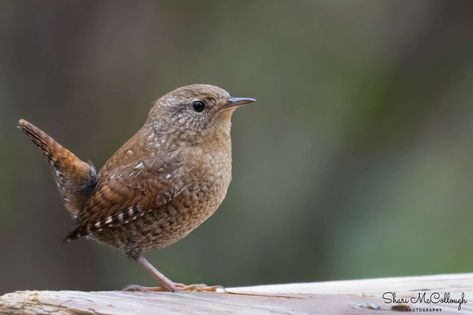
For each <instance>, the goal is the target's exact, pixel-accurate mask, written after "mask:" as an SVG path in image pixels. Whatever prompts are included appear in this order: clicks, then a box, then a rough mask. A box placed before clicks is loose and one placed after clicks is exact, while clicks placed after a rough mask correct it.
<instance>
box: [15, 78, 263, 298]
mask: <svg viewBox="0 0 473 315" xmlns="http://www.w3.org/2000/svg"><path fill="white" fill-rule="evenodd" d="M255 101H256V99H254V98H242V97H232V96H230V94H229V93H228V92H227V91H226V90H224V89H222V88H220V87H217V86H214V85H209V84H192V85H187V86H183V87H179V88H177V89H175V90H173V91H171V92H169V93H167V94H165V95H164V96H162V97H160V98H159V99H158V100H157V101H155V102H154V103H153V105H152V107H151V109H150V111H149V113H148V116H147V118H146V120H145V122H144V124H143V126H142V127H141V128H140V129H139V130H138V131H137V132H136V133H135V134H134V135H133V136H132V137H131V138H130V139H129V140H128V141H127V142H125V144H123V146H122V147H120V148H119V149H118V150H117V151H116V152H115V153H114V154H113V155H112V156H111V157H110V158H109V159H108V160H107V162H106V163H105V164H104V166H103V167H102V168H101V169H100V171H99V172H98V173H97V171H96V169H95V167H94V166H93V164H91V163H90V162H84V161H82V160H81V159H80V158H78V157H77V156H76V155H74V154H73V153H72V152H71V151H69V150H68V149H66V148H65V147H63V146H62V145H61V144H59V143H58V142H57V141H56V140H54V139H53V138H52V137H51V136H49V135H48V134H46V133H45V132H44V131H42V130H41V129H39V128H38V127H36V126H35V125H33V124H32V123H30V122H28V121H27V120H24V119H20V120H19V121H18V127H19V128H20V129H21V130H22V131H23V132H24V133H26V134H27V135H28V136H29V137H30V138H31V140H32V141H33V142H34V143H35V144H36V145H37V146H38V147H39V148H40V149H41V150H42V151H43V153H44V155H45V156H46V158H47V160H48V162H49V164H50V166H51V168H52V173H53V176H54V178H55V182H56V185H57V188H58V190H59V193H60V195H61V197H62V199H63V202H64V206H65V208H66V210H67V211H68V212H69V214H70V215H71V216H72V218H73V220H74V223H75V229H74V230H73V231H72V232H70V233H69V234H68V235H67V236H66V238H65V241H66V242H69V241H73V240H76V239H80V238H86V239H92V240H95V241H97V242H99V243H102V244H105V245H109V246H111V247H113V248H116V249H119V250H121V251H122V252H123V253H124V254H125V255H126V256H127V257H128V258H130V259H132V260H134V261H136V262H138V263H139V264H140V265H142V266H143V267H144V268H145V269H146V270H148V271H149V272H150V273H151V275H152V276H153V277H154V278H155V279H156V280H157V281H158V282H159V284H160V286H159V287H157V288H155V289H157V290H162V291H169V292H175V291H188V290H202V291H206V290H213V287H207V286H205V285H201V286H198V285H197V286H192V285H189V286H186V285H184V284H181V283H175V282H173V281H172V280H170V279H169V278H167V277H166V276H165V275H164V274H163V273H161V272H160V271H159V270H158V269H156V268H155V267H154V266H153V265H152V264H151V263H149V262H148V260H147V259H146V258H145V257H144V254H145V253H147V252H149V251H152V250H156V249H162V248H165V247H167V246H169V245H171V244H173V243H175V242H177V241H178V240H180V239H182V238H184V237H185V236H187V235H188V234H189V233H190V232H192V231H193V230H194V229H196V228H197V227H198V226H199V225H201V224H202V223H203V222H204V221H205V220H206V219H208V218H209V217H210V216H211V215H212V214H213V213H214V212H215V211H216V210H217V208H219V206H220V204H221V203H222V201H223V200H224V198H225V196H226V193H227V190H228V187H229V185H230V181H231V178H232V148H231V135H230V130H231V120H232V115H233V113H234V111H235V110H236V109H237V108H239V107H241V106H243V105H246V104H250V103H253V102H255Z"/></svg>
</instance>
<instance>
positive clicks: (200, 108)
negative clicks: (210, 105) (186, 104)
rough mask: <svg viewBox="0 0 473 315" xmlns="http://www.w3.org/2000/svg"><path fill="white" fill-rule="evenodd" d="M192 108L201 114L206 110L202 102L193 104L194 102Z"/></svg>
mask: <svg viewBox="0 0 473 315" xmlns="http://www.w3.org/2000/svg"><path fill="white" fill-rule="evenodd" d="M192 108H193V109H194V110H195V111H196V112H198V113H200V112H202V111H203V110H204V109H205V103H204V102H202V101H193V102H192Z"/></svg>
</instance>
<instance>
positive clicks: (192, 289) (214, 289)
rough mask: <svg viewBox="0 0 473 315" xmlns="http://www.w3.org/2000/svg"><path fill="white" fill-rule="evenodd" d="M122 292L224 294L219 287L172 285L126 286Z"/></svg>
mask: <svg viewBox="0 0 473 315" xmlns="http://www.w3.org/2000/svg"><path fill="white" fill-rule="evenodd" d="M123 291H128V292H226V290H225V288H224V287H223V286H221V285H213V286H208V285H206V284H183V283H174V284H173V286H172V287H169V288H166V287H143V286H140V285H136V284H130V285H127V286H126V287H125V288H123Z"/></svg>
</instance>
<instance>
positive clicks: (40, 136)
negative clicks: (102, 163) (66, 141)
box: [18, 119, 97, 218]
mask: <svg viewBox="0 0 473 315" xmlns="http://www.w3.org/2000/svg"><path fill="white" fill-rule="evenodd" d="M18 128H20V129H21V130H23V132H24V133H26V134H27V135H28V136H29V137H30V138H31V140H32V141H33V142H34V143H35V144H36V145H37V146H38V147H39V148H40V149H41V150H42V151H43V152H44V154H45V155H46V157H47V159H48V161H49V164H50V165H51V167H52V169H53V175H54V177H55V180H56V184H57V187H58V190H59V192H60V193H61V196H62V198H63V199H64V205H65V207H66V209H67V210H68V211H69V213H70V214H71V215H72V216H73V217H74V218H76V217H77V215H78V213H79V211H80V210H81V209H82V207H83V205H84V203H85V201H86V200H87V199H88V197H89V196H90V193H91V191H92V190H93V188H94V186H95V184H96V177H97V175H96V172H95V168H94V167H93V165H91V164H89V163H86V162H83V161H81V160H80V159H79V158H78V157H77V156H75V155H74V154H73V153H72V152H71V151H69V150H67V149H66V148H64V147H63V146H62V145H60V144H59V143H58V142H56V141H55V140H54V139H53V138H51V137H50V136H49V135H48V134H46V133H45V132H44V131H42V130H41V129H39V128H38V127H36V126H35V125H33V124H32V123H30V122H28V121H26V120H24V119H20V120H19V121H18Z"/></svg>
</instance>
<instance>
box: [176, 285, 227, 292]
mask: <svg viewBox="0 0 473 315" xmlns="http://www.w3.org/2000/svg"><path fill="white" fill-rule="evenodd" d="M176 291H182V292H226V290H225V288H224V287H223V286H221V285H211V286H209V285H206V284H203V283H202V284H187V285H186V284H183V283H176Z"/></svg>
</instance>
